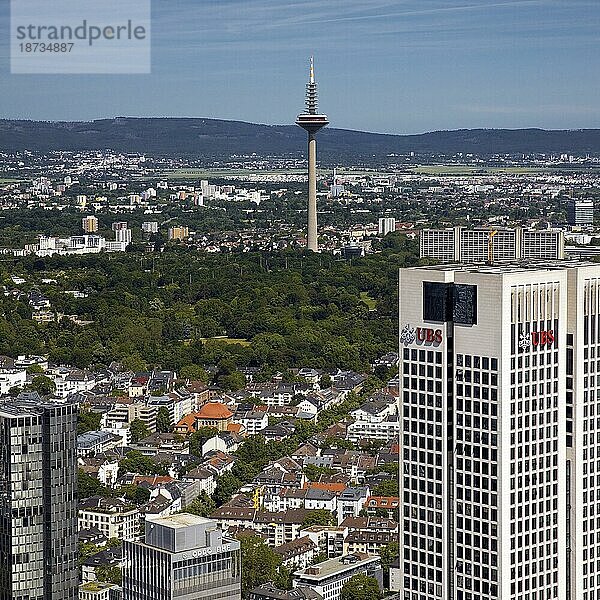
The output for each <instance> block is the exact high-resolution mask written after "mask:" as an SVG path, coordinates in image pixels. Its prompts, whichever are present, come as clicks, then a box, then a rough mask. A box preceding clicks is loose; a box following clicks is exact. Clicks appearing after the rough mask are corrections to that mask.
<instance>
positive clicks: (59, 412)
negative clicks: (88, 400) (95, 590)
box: [0, 402, 79, 600]
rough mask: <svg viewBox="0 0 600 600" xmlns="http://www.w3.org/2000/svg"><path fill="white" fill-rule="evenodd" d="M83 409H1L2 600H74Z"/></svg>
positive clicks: (46, 405)
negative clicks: (78, 440)
mask: <svg viewBox="0 0 600 600" xmlns="http://www.w3.org/2000/svg"><path fill="white" fill-rule="evenodd" d="M76 430H77V408H76V406H75V405H71V404H50V403H44V404H32V403H24V402H11V403H6V404H0V600H75V599H76V598H77V594H78V583H79V582H78V568H77V479H76V477H77V458H76Z"/></svg>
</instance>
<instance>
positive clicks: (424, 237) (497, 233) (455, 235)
mask: <svg viewBox="0 0 600 600" xmlns="http://www.w3.org/2000/svg"><path fill="white" fill-rule="evenodd" d="M492 233H493V235H492ZM564 251H565V236H564V232H563V231H561V230H559V229H540V230H538V229H523V228H520V227H517V228H515V229H507V228H497V229H493V228H489V229H466V228H464V227H453V228H449V229H422V230H421V235H420V254H421V258H433V259H435V260H437V261H440V262H464V263H487V262H506V261H515V260H557V259H563V258H564Z"/></svg>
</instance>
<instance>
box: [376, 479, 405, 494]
mask: <svg viewBox="0 0 600 600" xmlns="http://www.w3.org/2000/svg"><path fill="white" fill-rule="evenodd" d="M398 493H399V488H398V480H397V479H387V480H386V481H381V482H380V483H378V484H377V485H376V486H375V487H374V488H373V496H398Z"/></svg>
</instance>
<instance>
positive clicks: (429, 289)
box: [423, 281, 452, 322]
mask: <svg viewBox="0 0 600 600" xmlns="http://www.w3.org/2000/svg"><path fill="white" fill-rule="evenodd" d="M450 285H451V284H449V283H437V282H434V281H424V282H423V319H424V320H425V321H441V322H444V321H450V320H451V315H452V304H451V294H450Z"/></svg>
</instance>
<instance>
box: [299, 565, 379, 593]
mask: <svg viewBox="0 0 600 600" xmlns="http://www.w3.org/2000/svg"><path fill="white" fill-rule="evenodd" d="M360 574H364V575H367V576H369V577H373V578H374V579H375V580H376V581H377V583H378V584H379V588H380V589H383V570H382V568H381V559H380V558H379V556H369V555H367V554H360V553H356V554H347V555H346V556H342V557H340V558H330V559H328V560H326V561H324V562H322V563H319V564H317V565H312V566H310V567H307V568H306V569H302V570H300V571H297V572H296V573H294V575H293V579H292V584H293V586H294V587H298V586H306V587H310V588H311V589H312V590H314V591H315V592H317V593H318V594H320V595H321V596H322V597H323V600H339V597H340V594H341V591H342V588H343V587H344V584H345V583H346V582H347V581H348V580H349V579H351V578H352V577H354V576H355V575H360Z"/></svg>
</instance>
